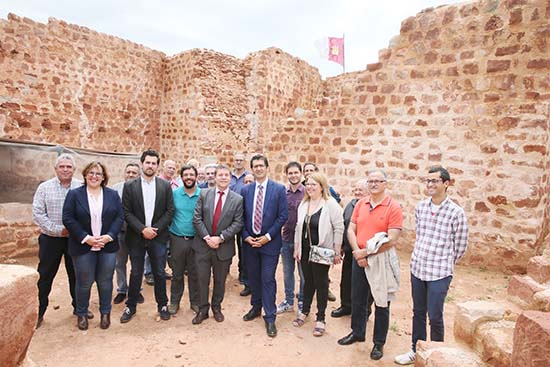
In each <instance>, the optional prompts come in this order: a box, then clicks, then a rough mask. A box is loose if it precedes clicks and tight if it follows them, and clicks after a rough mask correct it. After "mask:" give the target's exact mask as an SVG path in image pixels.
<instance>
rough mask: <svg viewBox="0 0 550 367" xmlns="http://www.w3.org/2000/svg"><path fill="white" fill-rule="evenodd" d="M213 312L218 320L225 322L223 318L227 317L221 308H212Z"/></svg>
mask: <svg viewBox="0 0 550 367" xmlns="http://www.w3.org/2000/svg"><path fill="white" fill-rule="evenodd" d="M212 313H213V314H214V320H216V321H217V322H223V320H225V317H224V316H223V313H222V312H221V311H220V310H212Z"/></svg>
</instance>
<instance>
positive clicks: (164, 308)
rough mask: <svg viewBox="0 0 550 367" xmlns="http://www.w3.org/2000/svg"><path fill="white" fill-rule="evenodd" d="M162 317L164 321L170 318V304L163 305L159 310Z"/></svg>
mask: <svg viewBox="0 0 550 367" xmlns="http://www.w3.org/2000/svg"><path fill="white" fill-rule="evenodd" d="M159 314H160V318H161V319H162V320H164V321H167V320H170V311H168V306H166V305H165V306H162V307H161V308H160V310H159Z"/></svg>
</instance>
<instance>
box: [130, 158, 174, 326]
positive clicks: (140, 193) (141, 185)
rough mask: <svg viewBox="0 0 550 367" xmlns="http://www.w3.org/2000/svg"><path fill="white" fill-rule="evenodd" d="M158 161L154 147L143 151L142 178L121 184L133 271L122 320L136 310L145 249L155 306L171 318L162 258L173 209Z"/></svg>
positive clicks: (166, 183) (170, 194)
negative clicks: (151, 276) (148, 259)
mask: <svg viewBox="0 0 550 367" xmlns="http://www.w3.org/2000/svg"><path fill="white" fill-rule="evenodd" d="M159 163H160V157H159V154H158V153H157V152H156V151H154V150H146V151H145V152H143V154H142V155H141V177H140V178H136V179H134V180H130V181H128V182H126V183H125V184H124V190H123V194H122V206H123V207H124V215H125V217H126V222H127V223H128V228H127V230H126V245H127V246H128V253H129V254H130V262H131V264H132V270H131V271H130V287H129V289H128V300H127V301H126V308H125V309H124V311H123V313H122V316H121V317H120V322H121V323H125V322H128V321H130V320H131V319H132V317H133V316H134V314H135V313H136V305H137V301H138V296H139V292H140V288H141V280H142V278H143V263H144V261H145V252H147V253H148V254H149V258H150V259H151V266H152V268H153V276H154V278H155V300H156V302H157V309H158V311H159V313H160V317H161V319H163V320H169V319H170V313H169V312H168V306H167V304H168V297H167V296H166V275H165V272H164V259H165V256H166V242H167V241H168V239H169V237H170V232H169V231H168V227H169V226H170V223H171V222H172V216H173V215H174V210H175V209H174V199H173V196H172V189H171V188H170V184H169V183H168V182H166V181H165V180H163V179H161V178H159V177H156V173H157V170H158V167H159Z"/></svg>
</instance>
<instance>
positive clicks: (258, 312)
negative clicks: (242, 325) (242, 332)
mask: <svg viewBox="0 0 550 367" xmlns="http://www.w3.org/2000/svg"><path fill="white" fill-rule="evenodd" d="M260 316H262V309H261V308H260V309H256V308H254V307H252V308H251V309H250V311H248V312H247V313H246V314H245V315H244V316H243V320H244V321H252V320H254V319H255V318H256V317H260Z"/></svg>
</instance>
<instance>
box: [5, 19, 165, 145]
mask: <svg viewBox="0 0 550 367" xmlns="http://www.w3.org/2000/svg"><path fill="white" fill-rule="evenodd" d="M163 59H164V54H163V53H162V52H158V51H153V50H151V49H148V48H146V47H143V46H141V45H138V44H135V43H132V42H129V41H125V40H122V39H119V38H116V37H113V36H108V35H105V34H100V33H98V32H95V31H92V30H90V29H88V28H85V27H79V26H77V25H72V24H67V23H65V22H63V21H59V20H56V19H50V20H49V22H48V24H41V23H37V22H34V21H32V20H30V19H27V18H20V17H18V16H15V15H13V14H10V15H8V20H0V65H1V66H0V80H1V83H0V131H2V134H1V136H2V137H3V138H8V139H14V140H24V141H33V142H48V143H51V142H54V143H57V144H62V145H65V146H70V147H77V148H87V149H97V150H103V151H109V152H133V151H135V150H141V149H142V147H144V146H147V147H149V146H151V147H155V148H159V147H160V141H159V137H160V136H159V128H160V103H161V97H162V81H163Z"/></svg>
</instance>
